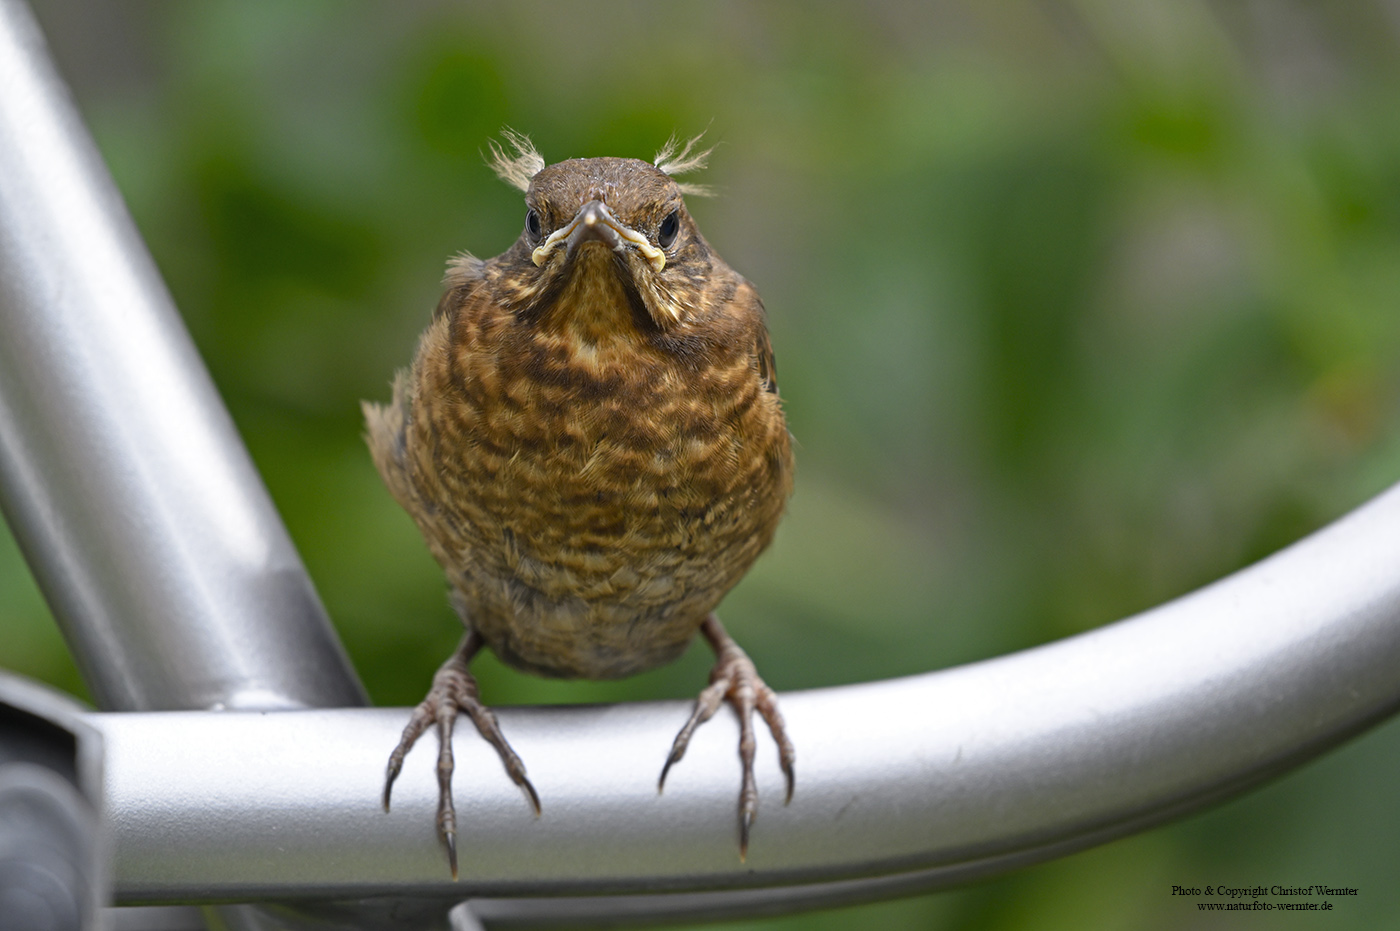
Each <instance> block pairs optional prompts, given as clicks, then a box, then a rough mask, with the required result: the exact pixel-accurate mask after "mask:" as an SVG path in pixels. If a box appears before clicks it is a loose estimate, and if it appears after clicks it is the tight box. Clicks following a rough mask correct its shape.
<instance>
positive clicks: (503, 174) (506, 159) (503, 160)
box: [486, 126, 544, 191]
mask: <svg viewBox="0 0 1400 931" xmlns="http://www.w3.org/2000/svg"><path fill="white" fill-rule="evenodd" d="M501 135H502V136H503V137H504V138H505V140H506V143H507V144H508V145H509V146H510V147H511V148H512V149H514V150H515V154H513V155H512V154H511V153H509V152H507V151H506V148H505V146H503V145H501V144H500V143H499V142H497V141H496V140H494V139H492V140H491V141H490V142H488V143H487V146H489V147H490V149H491V156H490V158H488V159H487V160H486V164H488V165H490V166H491V170H492V171H494V172H495V173H496V177H498V178H500V179H501V180H502V181H504V182H505V183H506V184H509V185H510V186H511V187H517V188H519V189H520V190H522V191H527V190H529V189H530V179H531V178H533V177H534V176H535V175H537V174H539V172H540V169H541V168H543V167H544V158H543V157H542V156H541V155H540V153H538V152H536V151H535V144H534V143H533V142H531V141H530V137H529V136H527V135H525V134H524V133H518V132H516V131H515V130H513V129H511V128H510V127H509V126H507V127H506V128H505V129H502V130H501Z"/></svg>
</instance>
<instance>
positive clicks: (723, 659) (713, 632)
mask: <svg viewBox="0 0 1400 931" xmlns="http://www.w3.org/2000/svg"><path fill="white" fill-rule="evenodd" d="M700 631H701V633H703V634H704V635H705V639H706V640H708V641H710V646H712V647H714V651H715V665H714V668H713V669H711V670H710V684H709V685H708V686H706V687H705V690H704V691H702V692H701V693H700V697H699V698H697V699H696V700H695V710H694V711H693V712H691V715H690V720H688V721H686V722H685V726H684V727H682V728H681V731H680V733H679V734H677V735H676V742H675V743H674V744H672V746H671V755H670V756H669V757H667V758H666V765H665V766H663V767H662V769H661V780H660V782H658V783H657V786H656V790H657V791H658V792H660V791H661V790H662V789H664V788H665V787H666V774H667V773H668V772H670V770H671V767H672V766H673V765H675V764H676V763H679V762H680V759H681V757H683V756H685V748H686V747H687V746H689V745H690V736H691V735H692V734H694V733H695V729H696V728H697V727H699V726H700V725H701V724H704V723H705V722H706V721H708V720H710V718H712V717H714V713H715V712H716V711H718V710H719V706H720V704H721V703H722V702H725V701H727V702H729V703H730V704H731V705H733V706H734V710H735V711H736V712H737V713H738V715H739V759H740V760H741V761H742V763H743V769H744V776H743V782H742V784H741V787H740V789H739V860H740V861H741V862H742V861H743V860H745V859H747V858H748V855H749V828H750V827H751V826H752V825H753V821H754V818H755V817H757V816H758V785H757V784H756V783H755V782H754V776H753V755H754V736H753V713H754V711H755V710H757V711H758V713H759V714H760V715H761V716H762V717H763V720H764V721H766V722H767V723H768V730H769V731H771V732H772V734H773V739H774V740H775V741H777V743H778V763H779V765H781V766H782V768H783V775H784V776H786V777H787V797H786V798H785V799H784V800H783V804H784V805H786V804H787V803H788V802H791V801H792V788H793V779H794V777H793V762H794V760H795V759H796V757H797V754H796V752H795V751H794V750H793V747H792V741H790V740H788V736H787V730H786V729H785V728H784V726H783V716H782V714H781V713H780V712H779V711H778V696H777V694H775V693H774V691H773V690H772V689H770V688H769V687H768V686H767V684H765V683H764V681H763V680H762V679H760V678H759V676H758V670H757V669H755V668H754V665H753V660H751V659H749V656H748V654H747V653H745V652H744V651H743V649H742V648H741V647H740V646H739V644H737V643H735V642H734V638H733V637H731V636H729V633H728V632H727V631H726V630H725V629H724V625H723V624H721V623H720V622H719V618H718V617H717V616H715V615H713V614H711V615H710V616H709V617H707V618H706V619H705V623H704V624H702V625H700Z"/></svg>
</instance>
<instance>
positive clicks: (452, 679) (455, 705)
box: [384, 633, 540, 879]
mask: <svg viewBox="0 0 1400 931" xmlns="http://www.w3.org/2000/svg"><path fill="white" fill-rule="evenodd" d="M480 649H481V641H480V639H479V638H478V637H477V635H476V634H475V633H468V634H467V635H466V636H465V637H463V638H462V642H461V644H460V645H459V646H458V647H457V650H456V652H454V653H453V654H452V656H451V657H450V658H448V660H447V662H445V663H443V664H442V666H441V668H439V669H438V671H437V674H436V675H434V676H433V687H432V688H431V689H429V690H428V695H427V697H426V698H424V699H423V701H422V702H421V703H420V704H419V705H418V707H417V708H414V709H413V716H412V717H411V718H409V721H408V726H407V727H405V728H404V729H403V736H402V737H401V738H399V745H398V746H397V747H395V748H394V752H393V753H391V754H389V767H388V772H387V773H386V775H385V778H384V810H385V811H386V812H387V811H388V810H389V795H390V793H391V792H392V791H393V788H394V780H395V779H397V778H398V776H399V771H400V770H402V769H403V760H404V756H405V755H406V754H407V753H408V751H409V750H410V749H412V747H413V745H414V743H416V742H417V741H418V738H419V737H420V736H422V734H423V732H424V731H426V730H427V729H428V728H429V727H430V726H432V725H434V724H435V725H437V731H438V762H437V778H438V811H437V829H438V837H439V838H440V839H441V840H442V843H443V845H444V846H446V847H447V862H448V863H449V864H450V865H451V867H452V878H453V879H456V878H457V812H456V809H455V808H454V807H453V804H452V769H453V760H452V727H453V725H454V724H455V723H456V721H457V714H458V712H461V711H465V712H466V713H467V714H468V715H469V716H470V717H471V719H472V721H473V723H475V724H476V729H477V730H478V731H480V732H481V736H482V737H484V738H486V742H487V743H489V744H491V746H493V747H495V748H496V752H497V753H498V754H500V757H501V762H502V763H503V764H504V765H505V768H506V773H507V774H508V775H509V776H510V778H511V779H512V780H514V782H515V784H516V785H518V786H520V788H521V790H522V791H524V793H525V796H526V798H527V799H529V802H530V807H531V808H533V809H534V810H535V817H537V818H538V817H539V814H540V797H539V795H538V794H536V792H535V787H534V786H533V785H531V784H530V780H529V779H528V778H526V776H525V764H524V763H522V762H521V761H520V757H519V756H517V755H516V753H515V751H514V750H512V749H511V747H510V744H509V743H508V742H507V741H506V738H505V736H504V735H503V734H502V733H501V727H500V725H499V724H498V723H497V722H496V716H495V714H493V713H492V712H491V709H490V708H487V707H486V706H485V705H483V704H482V703H481V698H480V693H479V691H478V689H477V685H476V678H475V677H474V676H473V675H472V674H471V672H470V671H468V668H467V666H468V664H469V663H470V662H471V658H472V657H473V656H475V655H476V653H477V651H478V650H480Z"/></svg>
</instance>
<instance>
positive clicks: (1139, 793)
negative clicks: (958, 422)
mask: <svg viewBox="0 0 1400 931" xmlns="http://www.w3.org/2000/svg"><path fill="white" fill-rule="evenodd" d="M1397 566H1400V486H1397V487H1396V488H1394V489H1392V490H1390V491H1389V492H1387V493H1386V494H1384V495H1382V496H1380V497H1379V498H1377V499H1375V500H1374V501H1372V502H1370V503H1369V504H1367V505H1365V506H1364V507H1362V508H1360V509H1358V510H1357V511H1355V512H1353V513H1352V514H1350V515H1348V516H1347V517H1345V518H1343V519H1341V520H1339V521H1337V522H1336V523H1334V524H1332V525H1331V526H1329V527H1327V528H1325V529H1324V530H1322V531H1320V532H1318V533H1316V534H1314V535H1313V536H1311V537H1309V538H1307V539H1306V540H1303V541H1302V542H1300V543H1297V544H1295V545H1294V546H1292V547H1289V548H1288V549H1286V550H1284V551H1282V552H1280V553H1278V554H1276V555H1275V556H1273V557H1270V558H1269V559H1266V560H1264V561H1262V562H1260V563H1258V564H1256V565H1254V566H1252V567H1250V568H1248V569H1245V570H1243V571H1241V572H1239V573H1236V574H1235V575H1233V576H1230V577H1229V578H1227V579H1224V580H1222V581H1220V582H1218V583H1216V584H1214V585H1210V586H1208V587H1206V588H1204V589H1202V590H1200V591H1198V592H1195V593H1193V594H1191V595H1188V596H1186V597H1184V598H1181V599H1178V600H1176V601H1173V602H1171V603H1169V604H1166V605H1163V606H1161V607H1159V608H1156V609H1154V610H1151V611H1148V612H1146V613H1144V614H1141V615H1138V616H1136V617H1134V618H1131V619H1129V620H1126V621H1122V622H1120V623H1117V624H1113V625H1110V626H1108V627H1104V628H1101V629H1098V630H1095V631H1092V632H1090V633H1086V634H1082V635H1080V636H1077V637H1072V638H1069V639H1066V640H1062V641H1059V642H1056V643H1052V644H1049V645H1046V646H1042V647H1038V648H1035V649H1031V650H1026V651H1023V652H1020V653H1016V654H1012V655H1009V656H1004V657H1000V658H997V659H993V660H988V661H985V662H980V663H974V664H971V665H968V666H963V667H960V668H956V669H950V670H947V671H943V672H937V673H930V674H926V675H920V676H913V677H909V678H905V679H896V680H891V681H886V682H873V683H868V684H864V685H855V686H846V687H842V688H833V689H819V690H815V691H809V692H799V693H792V694H789V695H786V696H784V698H783V702H784V704H783V709H784V713H785V715H786V717H787V719H788V726H789V728H790V731H791V734H792V737H793V740H794V741H795V742H796V744H797V747H798V748H799V757H798V760H799V762H798V782H797V794H796V796H795V797H794V798H793V801H792V804H791V806H789V807H787V808H784V807H783V806H782V805H781V804H780V803H779V802H778V801H777V800H778V799H780V798H781V787H782V781H781V775H780V774H779V772H778V769H777V764H776V759H775V757H776V753H775V752H774V750H773V747H772V744H771V742H770V741H769V740H768V739H767V738H766V737H761V738H760V745H759V789H760V793H761V798H762V801H761V806H762V807H761V809H760V819H759V821H758V822H757V824H756V826H755V829H754V836H753V843H752V846H751V848H750V855H749V862H748V863H747V864H741V863H740V862H739V860H738V857H737V855H736V851H735V824H734V801H735V793H736V791H737V786H738V762H737V760H736V758H735V754H734V746H735V740H736V729H737V728H736V724H735V722H734V720H733V718H732V716H730V715H719V716H717V717H716V719H715V720H714V722H712V723H711V724H709V725H707V726H706V727H705V728H702V729H701V730H700V731H699V732H698V733H697V735H696V738H695V743H694V745H693V746H692V748H691V751H690V753H689V754H688V755H687V757H686V759H685V760H684V761H683V762H682V763H681V764H680V765H679V766H678V767H677V768H676V769H675V770H674V771H673V772H672V775H671V780H670V781H668V785H667V787H666V794H665V795H663V796H658V795H657V793H656V777H657V773H658V770H659V767H660V764H661V762H662V759H663V757H664V754H665V752H666V749H667V748H668V747H669V744H670V740H671V737H672V735H673V734H674V732H675V730H676V728H677V727H678V726H679V724H680V723H681V722H682V721H683V720H684V717H685V715H686V713H687V707H686V705H685V704H684V703H681V702H665V703H648V704H635V705H624V706H616V707H584V708H531V709H506V710H504V711H502V712H501V715H500V716H501V719H502V726H503V727H504V728H505V729H506V732H507V733H508V734H510V737H511V741H512V743H513V744H514V745H515V747H516V749H517V750H518V751H519V752H520V754H521V756H522V757H523V758H524V759H525V760H526V761H527V762H528V764H529V767H530V775H531V778H532V779H533V780H534V783H535V786H536V787H537V788H538V789H539V792H540V796H541V798H542V799H543V801H544V816H543V817H542V818H540V819H538V820H536V819H534V818H533V817H532V816H531V814H530V812H529V809H528V807H527V806H526V804H525V802H524V801H523V800H522V798H521V797H520V795H519V792H518V791H517V790H516V788H515V787H514V786H513V785H512V784H511V783H510V781H509V779H508V778H507V777H506V776H505V774H504V773H503V772H502V771H501V767H500V764H499V762H498V761H497V760H496V758H495V756H494V753H493V751H491V749H490V748H489V747H487V746H486V745H485V743H484V742H483V741H481V740H480V738H479V737H477V735H476V734H475V733H473V732H472V731H471V730H470V729H469V728H467V729H461V730H459V736H458V738H457V741H456V750H457V754H458V775H457V781H456V791H457V797H458V799H459V809H458V811H459V817H460V822H461V828H460V831H461V833H460V834H459V838H460V840H459V843H460V844H461V847H462V876H463V881H462V882H461V883H460V884H453V883H452V882H451V881H450V879H449V878H448V875H447V870H446V868H445V866H444V864H443V855H442V851H441V849H440V848H439V846H438V843H437V841H436V839H435V837H434V834H433V811H434V806H435V803H436V795H437V790H436V785H435V782H434V776H433V766H432V756H433V748H432V746H431V744H432V741H427V742H425V743H426V745H427V748H426V749H424V748H423V747H419V748H417V749H415V750H414V752H413V754H412V755H411V756H410V757H409V760H408V765H407V766H406V767H405V769H404V775H403V777H402V778H401V780H400V784H399V786H398V787H397V788H396V794H395V807H394V811H393V813H392V814H390V815H385V814H383V813H382V812H381V811H380V810H379V809H378V790H379V785H380V779H381V778H382V770H383V758H384V752H385V748H387V747H391V746H392V745H393V744H394V741H395V740H396V738H397V735H398V731H399V729H400V728H401V727H402V725H403V722H404V720H405V719H406V715H407V711H406V710H403V709H365V710H340V711H304V712H281V713H269V714H251V713H226V714H221V715H207V714H186V713H172V714H159V715H157V714H144V715H122V714H106V715H102V714H98V715H92V716H91V718H90V720H91V721H92V723H93V724H94V725H96V726H97V727H99V728H100V729H101V730H102V731H103V733H104V735H105V737H106V741H107V746H108V748H109V757H108V772H109V774H110V775H109V783H108V797H107V806H108V811H110V812H111V814H112V818H113V821H114V831H115V834H114V839H115V844H116V851H117V854H116V864H115V883H116V888H117V894H118V896H119V898H120V899H122V900H126V901H137V900H139V901H161V900H176V899H181V900H184V899H189V898H191V897H193V898H199V899H216V898H218V899H239V898H272V899H276V898H303V897H324V898H349V897H358V896H365V895H413V896H442V897H451V896H456V897H462V896H468V895H470V896H478V897H480V896H486V897H511V898H513V897H519V896H535V895H566V896H567V895H571V894H574V895H583V894H589V895H597V894H599V893H643V892H649V893H655V892H656V891H657V890H668V891H671V892H678V893H691V894H689V895H680V896H672V897H666V896H655V895H652V896H645V897H643V898H641V899H631V900H618V899H611V898H607V897H604V898H602V899H588V900H583V899H571V900H565V901H562V902H560V901H553V902H552V901H550V900H548V899H544V900H528V901H506V900H504V898H502V899H500V900H497V901H484V902H476V903H474V906H475V907H476V909H477V911H478V914H479V915H481V916H482V917H483V918H486V919H488V920H492V919H494V920H497V921H502V922H508V921H513V920H519V921H525V920H527V919H528V920H541V919H544V918H547V917H548V916H550V915H557V916H560V917H564V916H567V917H568V918H570V919H571V920H579V919H580V918H581V917H585V916H587V915H588V912H589V911H590V910H591V911H592V912H593V913H594V914H593V916H592V917H594V918H598V917H602V916H607V917H612V918H616V917H620V916H621V915H625V914H627V913H629V912H632V913H634V914H636V915H637V916H638V917H647V918H653V917H658V916H663V915H666V914H667V913H668V911H670V910H672V909H675V908H683V911H682V913H683V914H686V915H687V916H689V917H692V918H693V917H699V916H701V915H718V914H734V913H748V914H751V913H753V912H755V911H760V910H765V909H770V908H781V907H782V905H783V903H784V902H785V901H791V902H793V903H796V902H801V903H802V905H804V906H807V907H810V906H811V905H812V904H814V903H816V902H827V903H835V902H844V901H850V900H852V899H860V898H869V897H874V896H877V895H881V894H883V895H892V894H896V893H898V892H910V891H914V890H916V889H926V888H933V887H936V886H940V885H945V884H948V883H951V882H955V881H956V882H962V881H966V880H967V879H969V878H972V877H975V876H981V875H986V874H989V873H994V872H999V871H1003V870H1006V869H1009V868H1012V867H1017V866H1021V865H1025V864H1027V863H1031V862H1035V861H1037V860H1042V859H1047V858H1050V857H1053V856H1057V855H1060V854H1062V853H1066V852H1068V851H1070V850H1074V849H1077V848H1080V847H1084V846H1088V845H1090V844H1095V843H1099V842H1101V841H1103V840H1107V839H1109V838H1112V837H1115V836H1118V835H1122V834H1126V833H1129V832H1132V831H1136V830H1140V829H1142V828H1144V827H1146V826H1148V825H1151V824H1154V823H1157V822H1160V821H1162V820H1164V819H1166V818H1170V817H1173V816H1176V815H1178V814H1181V813H1183V812H1187V811H1191V810H1193V809H1196V808H1200V807H1202V806H1205V805H1207V804H1209V803H1211V802H1214V801H1216V800H1218V799H1220V798H1222V797H1224V796H1226V795H1229V794H1232V793H1235V792H1238V791H1240V790H1241V789H1242V788H1244V787H1246V786H1249V785H1251V784H1253V783H1255V782H1258V781H1259V780H1261V779H1264V778H1267V777H1268V776H1271V775H1274V774H1276V773H1279V772H1281V771H1283V770H1286V769H1288V768H1289V767H1291V766H1295V765H1297V764H1299V763H1300V762H1302V761H1303V760H1305V759H1307V758H1309V757H1311V756H1314V755H1316V754H1317V753H1320V752H1321V751H1323V750H1324V749H1326V748H1327V747H1330V746H1332V745H1333V744H1335V743H1337V742H1338V741H1341V740H1343V739H1345V738H1346V737H1348V736H1350V735H1352V734H1354V733H1356V732H1357V731H1359V730H1361V729H1362V728H1364V727H1366V726H1367V725H1369V724H1372V723H1374V722H1376V721H1378V720H1380V719H1381V718H1382V717H1384V716H1385V715H1387V714H1389V713H1390V712H1392V711H1394V710H1395V709H1396V708H1397V707H1398V706H1400V572H1397V569H1396V567H1397ZM270 850H276V851H278V855H277V856H276V857H269V856H267V855H266V854H267V852H268V851H270ZM863 877H875V878H863ZM811 883H826V884H829V885H825V886H822V885H818V886H815V887H813V886H811V885H807V884H811ZM769 887H776V888H769ZM710 890H730V891H727V892H717V891H710ZM736 890H737V891H736ZM695 909H699V911H698V912H697V911H695ZM581 910H582V911H581Z"/></svg>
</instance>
